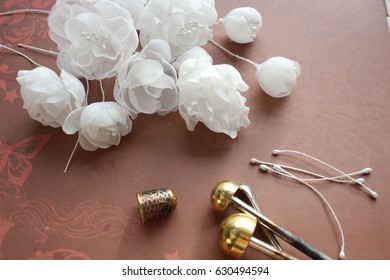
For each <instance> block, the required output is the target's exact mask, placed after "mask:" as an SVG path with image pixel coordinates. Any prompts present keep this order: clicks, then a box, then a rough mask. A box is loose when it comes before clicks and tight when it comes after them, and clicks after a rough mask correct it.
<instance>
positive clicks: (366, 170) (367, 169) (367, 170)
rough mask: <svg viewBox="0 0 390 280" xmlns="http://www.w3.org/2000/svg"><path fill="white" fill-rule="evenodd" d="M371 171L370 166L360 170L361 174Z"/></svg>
mask: <svg viewBox="0 0 390 280" xmlns="http://www.w3.org/2000/svg"><path fill="white" fill-rule="evenodd" d="M371 172H372V168H370V167H367V168H364V169H363V170H362V174H371Z"/></svg>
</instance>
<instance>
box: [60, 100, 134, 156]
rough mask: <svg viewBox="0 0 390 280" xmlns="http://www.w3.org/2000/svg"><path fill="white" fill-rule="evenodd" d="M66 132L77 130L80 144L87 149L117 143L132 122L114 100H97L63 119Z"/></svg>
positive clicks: (128, 129) (105, 146) (130, 126)
mask: <svg viewBox="0 0 390 280" xmlns="http://www.w3.org/2000/svg"><path fill="white" fill-rule="evenodd" d="M62 129H63V131H64V132H65V133H67V134H74V133H76V132H77V131H78V132H79V142H80V146H81V147H82V148H83V149H85V150H88V151H95V150H96V149H98V148H102V149H107V148H109V147H111V146H112V145H119V143H120V140H121V137H122V136H124V135H127V134H128V133H129V132H130V131H131V129H132V122H131V120H130V118H129V116H128V115H127V114H126V113H125V111H124V110H123V108H122V107H121V106H120V105H119V104H118V103H116V102H97V103H92V104H89V105H88V106H86V107H83V108H80V109H77V110H75V111H73V112H72V113H70V114H69V116H68V117H67V118H66V119H65V122H64V124H63V126H62Z"/></svg>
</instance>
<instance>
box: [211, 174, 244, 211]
mask: <svg viewBox="0 0 390 280" xmlns="http://www.w3.org/2000/svg"><path fill="white" fill-rule="evenodd" d="M239 188H240V185H239V184H237V183H236V182H233V181H221V182H219V183H218V184H216V185H215V186H214V188H213V190H212V191H211V196H210V200H211V205H212V207H213V208H214V209H215V210H216V211H217V212H220V213H222V212H224V211H225V209H226V208H227V207H228V206H229V202H230V200H231V199H232V197H233V196H234V194H235V193H236V192H237V190H238V189H239Z"/></svg>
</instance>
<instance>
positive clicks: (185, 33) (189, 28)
mask: <svg viewBox="0 0 390 280" xmlns="http://www.w3.org/2000/svg"><path fill="white" fill-rule="evenodd" d="M203 29H204V26H203V24H200V23H199V21H197V20H193V19H192V20H190V21H186V22H185V23H184V25H183V26H182V27H181V29H180V32H179V34H178V36H179V37H180V38H182V37H189V36H192V35H194V34H195V33H197V32H198V31H201V30H203Z"/></svg>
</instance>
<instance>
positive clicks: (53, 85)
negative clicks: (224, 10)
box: [17, 0, 300, 151]
mask: <svg viewBox="0 0 390 280" xmlns="http://www.w3.org/2000/svg"><path fill="white" fill-rule="evenodd" d="M48 23H49V35H50V38H51V39H52V40H53V41H54V42H55V43H57V46H58V56H57V65H58V67H59V69H60V70H61V75H60V76H57V74H56V73H55V72H53V71H52V70H50V69H48V68H45V67H38V68H36V69H33V70H30V71H28V70H22V71H19V73H18V78H17V80H18V82H19V83H20V85H21V95H22V98H23V101H24V108H26V110H27V111H28V113H29V114H30V116H31V118H33V119H34V120H37V121H39V122H41V123H42V124H43V125H49V126H52V127H61V126H62V128H63V130H64V132H65V133H68V134H73V133H76V132H78V133H79V143H80V145H81V147H82V148H84V149H86V150H90V151H93V150H96V149H97V148H108V147H110V146H112V145H118V144H119V143H120V140H121V137H122V136H124V135H127V134H128V133H130V131H131V129H132V120H134V119H135V118H136V117H137V115H138V114H140V113H143V114H154V113H157V114H160V115H165V114H168V113H170V112H173V111H176V110H177V109H178V110H179V113H180V115H181V116H182V118H183V119H184V121H185V123H186V125H187V128H188V129H189V130H191V131H192V130H194V128H195V125H196V124H197V123H198V122H202V123H204V125H205V126H206V127H208V128H209V129H210V130H212V131H214V132H218V133H225V134H227V135H229V136H230V137H231V138H235V137H237V133H238V131H239V130H240V129H241V127H244V128H247V127H248V126H249V125H250V121H249V118H248V114H249V107H248V106H246V104H245V102H246V99H245V98H244V97H243V96H242V95H241V92H245V91H246V90H247V89H248V85H247V84H246V83H245V82H244V81H243V80H242V78H241V75H240V73H239V72H238V71H237V70H236V69H235V68H234V67H233V66H230V65H226V64H222V65H213V59H212V58H211V56H210V55H209V54H208V53H207V52H206V51H205V50H204V49H203V48H202V46H203V45H205V44H207V43H208V42H214V41H212V38H213V34H212V26H213V25H215V24H217V23H222V24H223V25H224V27H225V30H226V34H227V36H228V37H229V38H230V39H231V40H233V41H235V42H236V43H240V44H246V43H250V42H252V41H253V40H254V39H255V38H256V34H257V32H258V31H259V30H260V28H261V25H262V17H261V15H260V13H259V12H258V11H256V10H255V9H253V8H249V7H243V8H238V9H235V10H233V11H231V12H230V13H229V14H227V15H226V17H225V18H223V19H220V20H218V16H217V11H216V9H215V3H214V0H191V1H180V0H165V1H160V0H149V1H147V0H58V1H57V2H56V3H55V5H54V6H53V7H52V9H51V11H50V13H49V18H48ZM138 34H139V36H138ZM214 43H215V42H214ZM139 44H140V45H141V48H140V51H139V52H137V49H138V48H139ZM236 57H238V58H241V57H239V56H236ZM245 60H246V59H245ZM246 61H249V60H246ZM249 62H251V61H249ZM251 63H252V64H253V65H254V66H255V67H256V75H257V78H258V81H259V83H260V85H261V87H262V88H263V90H264V91H265V92H266V93H268V94H269V95H271V96H273V97H283V96H286V95H289V94H290V93H291V90H292V88H293V87H294V86H295V84H296V79H297V77H298V76H299V73H300V66H299V64H298V63H297V62H294V61H292V60H289V59H285V58H280V57H277V58H271V59H269V60H268V61H266V62H264V63H262V64H255V63H253V62H251ZM110 77H115V78H116V82H115V87H114V90H113V91H114V99H115V100H114V101H105V100H104V98H103V100H102V101H101V102H97V103H92V104H88V102H87V100H86V99H87V96H88V93H86V92H85V89H84V87H83V85H82V83H81V82H80V81H79V80H78V78H85V79H87V80H98V81H100V83H101V81H102V80H103V79H105V78H110ZM102 90H103V89H102Z"/></svg>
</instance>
